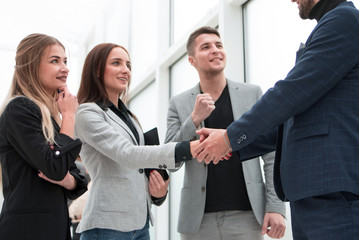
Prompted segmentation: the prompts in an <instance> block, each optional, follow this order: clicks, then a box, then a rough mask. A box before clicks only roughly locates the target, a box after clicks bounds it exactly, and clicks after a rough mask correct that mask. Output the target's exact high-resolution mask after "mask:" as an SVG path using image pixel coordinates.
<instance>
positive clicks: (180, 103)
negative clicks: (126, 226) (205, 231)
mask: <svg viewBox="0 0 359 240" xmlns="http://www.w3.org/2000/svg"><path fill="white" fill-rule="evenodd" d="M227 83H228V90H229V95H230V98H231V103H232V110H233V117H234V119H235V120H236V119H238V118H239V117H240V116H241V115H242V114H243V113H244V112H246V111H247V110H249V109H250V108H251V106H252V105H253V104H254V103H255V102H256V101H257V100H258V99H259V98H260V97H261V96H262V91H261V89H260V87H258V86H255V85H251V84H244V83H238V82H233V81H230V80H227ZM199 93H200V88H199V84H197V85H196V86H195V87H193V88H192V89H189V90H187V91H185V92H183V93H181V94H179V95H177V96H175V97H173V98H172V99H171V100H170V104H169V110H168V116H167V133H166V140H165V141H166V142H170V141H176V142H177V141H183V140H189V139H191V140H192V139H197V138H198V136H197V135H196V133H195V131H196V130H197V129H196V128H195V126H194V123H193V121H192V118H191V116H190V115H191V113H192V111H193V108H194V105H195V102H196V96H197V95H198V94H199ZM203 126H204V123H203V122H202V123H201V126H200V127H203ZM262 158H263V160H264V174H265V180H266V183H264V181H263V177H262V171H261V165H260V162H259V158H254V159H253V160H248V161H245V162H243V174H244V179H245V182H246V186H247V191H248V196H249V200H250V203H251V206H252V209H253V212H254V214H255V216H256V219H257V221H258V223H259V224H262V223H263V218H264V213H265V212H275V213H280V214H282V215H283V216H285V204H284V203H283V202H282V201H280V200H279V199H278V198H277V195H276V193H275V191H274V187H273V164H274V152H272V153H269V154H267V155H264V156H262ZM182 164H183V163H182ZM182 164H180V165H178V166H176V167H177V168H176V169H174V171H175V170H178V169H179V168H180V167H181V166H182ZM184 164H185V173H184V174H185V176H184V183H183V188H182V192H181V203H180V212H179V219H178V232H180V233H184V234H192V233H196V232H198V230H199V227H200V225H201V222H202V218H203V214H204V207H205V201H206V192H205V189H206V182H207V167H206V164H204V163H198V162H197V161H186V162H185V163H184Z"/></svg>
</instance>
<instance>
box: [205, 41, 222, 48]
mask: <svg viewBox="0 0 359 240" xmlns="http://www.w3.org/2000/svg"><path fill="white" fill-rule="evenodd" d="M210 44H211V42H205V43H202V44H201V45H199V46H200V47H202V46H205V45H210ZM215 44H222V45H223V43H222V42H221V41H216V42H215Z"/></svg>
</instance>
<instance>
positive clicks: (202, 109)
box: [191, 93, 216, 128]
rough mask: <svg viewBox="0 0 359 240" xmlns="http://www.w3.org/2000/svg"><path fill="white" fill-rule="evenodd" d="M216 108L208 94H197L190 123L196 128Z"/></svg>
mask: <svg viewBox="0 0 359 240" xmlns="http://www.w3.org/2000/svg"><path fill="white" fill-rule="evenodd" d="M215 108H216V107H215V106H214V101H213V99H212V97H211V95H209V94H208V93H203V94H198V95H197V97H196V103H195V105H194V109H193V112H192V114H191V117H192V121H193V123H194V125H195V126H196V128H197V127H198V126H199V125H200V124H201V122H202V121H203V120H205V119H206V118H208V117H209V115H211V113H212V111H213V110H214V109H215Z"/></svg>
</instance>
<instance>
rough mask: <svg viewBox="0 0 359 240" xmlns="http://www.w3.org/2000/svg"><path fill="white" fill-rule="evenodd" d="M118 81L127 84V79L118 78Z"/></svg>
mask: <svg viewBox="0 0 359 240" xmlns="http://www.w3.org/2000/svg"><path fill="white" fill-rule="evenodd" d="M117 79H118V80H121V81H123V82H127V79H126V78H117Z"/></svg>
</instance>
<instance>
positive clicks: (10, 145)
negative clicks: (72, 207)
mask: <svg viewBox="0 0 359 240" xmlns="http://www.w3.org/2000/svg"><path fill="white" fill-rule="evenodd" d="M41 118H42V117H41V112H40V109H39V108H38V106H37V105H36V104H34V102H32V101H31V100H29V99H28V98H26V97H17V98H15V99H13V100H12V101H11V102H10V103H9V104H8V105H7V106H6V108H5V111H4V112H3V114H2V115H1V117H0V136H1V137H0V162H1V165H2V174H3V193H4V202H3V207H2V211H1V215H0V239H12V240H27V239H28V240H30V239H36V240H45V239H46V240H48V239H52V240H65V239H66V240H67V239H71V238H70V230H69V215H68V207H67V198H70V199H75V198H77V197H78V196H80V195H81V194H83V193H84V192H85V191H86V190H87V182H86V180H85V178H84V177H83V176H81V175H80V171H79V169H77V168H76V165H75V164H74V161H75V160H76V158H77V156H78V155H79V152H80V149H81V144H82V143H81V141H80V140H78V139H77V140H73V139H72V138H70V137H68V136H67V135H64V134H60V133H59V130H60V128H59V126H58V125H57V124H56V122H55V121H53V122H54V126H55V130H56V136H55V141H56V146H55V150H51V148H50V146H49V144H48V142H47V141H46V140H45V138H44V136H43V133H42V126H41ZM38 170H40V171H41V172H43V173H44V174H45V175H46V176H47V177H49V178H50V179H54V180H61V179H63V178H64V177H65V175H66V173H67V171H68V170H69V171H70V173H71V175H73V176H74V177H75V179H76V181H77V187H76V189H74V190H73V191H68V190H66V189H64V188H63V187H60V186H59V185H56V184H52V183H50V182H47V181H45V180H43V179H41V178H40V177H38Z"/></svg>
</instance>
